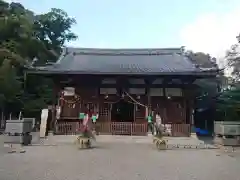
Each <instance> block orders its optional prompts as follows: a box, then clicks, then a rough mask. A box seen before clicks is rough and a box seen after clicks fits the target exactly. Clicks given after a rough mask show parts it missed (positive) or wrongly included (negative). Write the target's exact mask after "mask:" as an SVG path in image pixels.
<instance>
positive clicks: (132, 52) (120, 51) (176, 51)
mask: <svg viewBox="0 0 240 180" xmlns="http://www.w3.org/2000/svg"><path fill="white" fill-rule="evenodd" d="M66 52H67V54H88V55H90V54H93V55H168V54H169V55H170V54H180V55H181V54H183V51H182V48H152V49H150V48H141V49H140V48H139V49H100V48H66Z"/></svg>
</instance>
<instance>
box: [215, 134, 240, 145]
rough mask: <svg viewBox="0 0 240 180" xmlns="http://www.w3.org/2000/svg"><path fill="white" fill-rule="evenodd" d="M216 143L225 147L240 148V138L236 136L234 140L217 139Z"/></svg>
mask: <svg viewBox="0 0 240 180" xmlns="http://www.w3.org/2000/svg"><path fill="white" fill-rule="evenodd" d="M214 143H215V144H219V145H223V146H240V136H236V137H233V138H226V137H215V138H214Z"/></svg>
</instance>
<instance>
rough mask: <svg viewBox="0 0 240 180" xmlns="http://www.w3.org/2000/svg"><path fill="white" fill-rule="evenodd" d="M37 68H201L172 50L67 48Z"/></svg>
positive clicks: (83, 70)
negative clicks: (55, 57)
mask: <svg viewBox="0 0 240 180" xmlns="http://www.w3.org/2000/svg"><path fill="white" fill-rule="evenodd" d="M38 70H40V71H42V72H43V71H45V72H51V73H73V74H75V73H76V74H133V75H141V74H143V75H144V74H149V75H151V74H154V75H158V74H159V75H160V74H172V73H174V74H188V73H198V72H201V70H200V69H199V68H197V67H195V65H194V64H193V63H192V62H191V61H190V60H189V59H188V58H187V57H185V56H184V55H183V54H182V51H181V48H172V49H91V48H67V49H65V51H64V53H63V54H62V56H61V57H60V58H59V60H58V61H57V62H56V63H55V64H53V65H51V66H47V67H45V68H41V69H38Z"/></svg>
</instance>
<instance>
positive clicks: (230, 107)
mask: <svg viewBox="0 0 240 180" xmlns="http://www.w3.org/2000/svg"><path fill="white" fill-rule="evenodd" d="M217 111H218V113H217V115H218V116H217V120H223V121H239V120H240V88H239V87H236V88H234V89H231V90H227V91H225V92H223V93H221V94H220V96H219V97H218V99H217Z"/></svg>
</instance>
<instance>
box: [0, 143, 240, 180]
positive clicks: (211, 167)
mask: <svg viewBox="0 0 240 180" xmlns="http://www.w3.org/2000/svg"><path fill="white" fill-rule="evenodd" d="M239 176H240V159H237V158H235V157H230V156H228V155H226V154H224V153H219V152H217V151H216V150H169V151H157V150H156V149H155V148H153V146H151V145H150V144H146V143H133V144H132V143H123V142H115V143H112V142H101V143H99V144H98V146H97V147H96V148H93V149H89V150H77V148H76V147H75V146H74V145H69V144H59V145H57V146H29V147H26V153H24V154H0V179H1V180H15V179H16V180H128V179H131V180H192V179H194V180H227V179H229V180H239V179H240V178H239Z"/></svg>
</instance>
